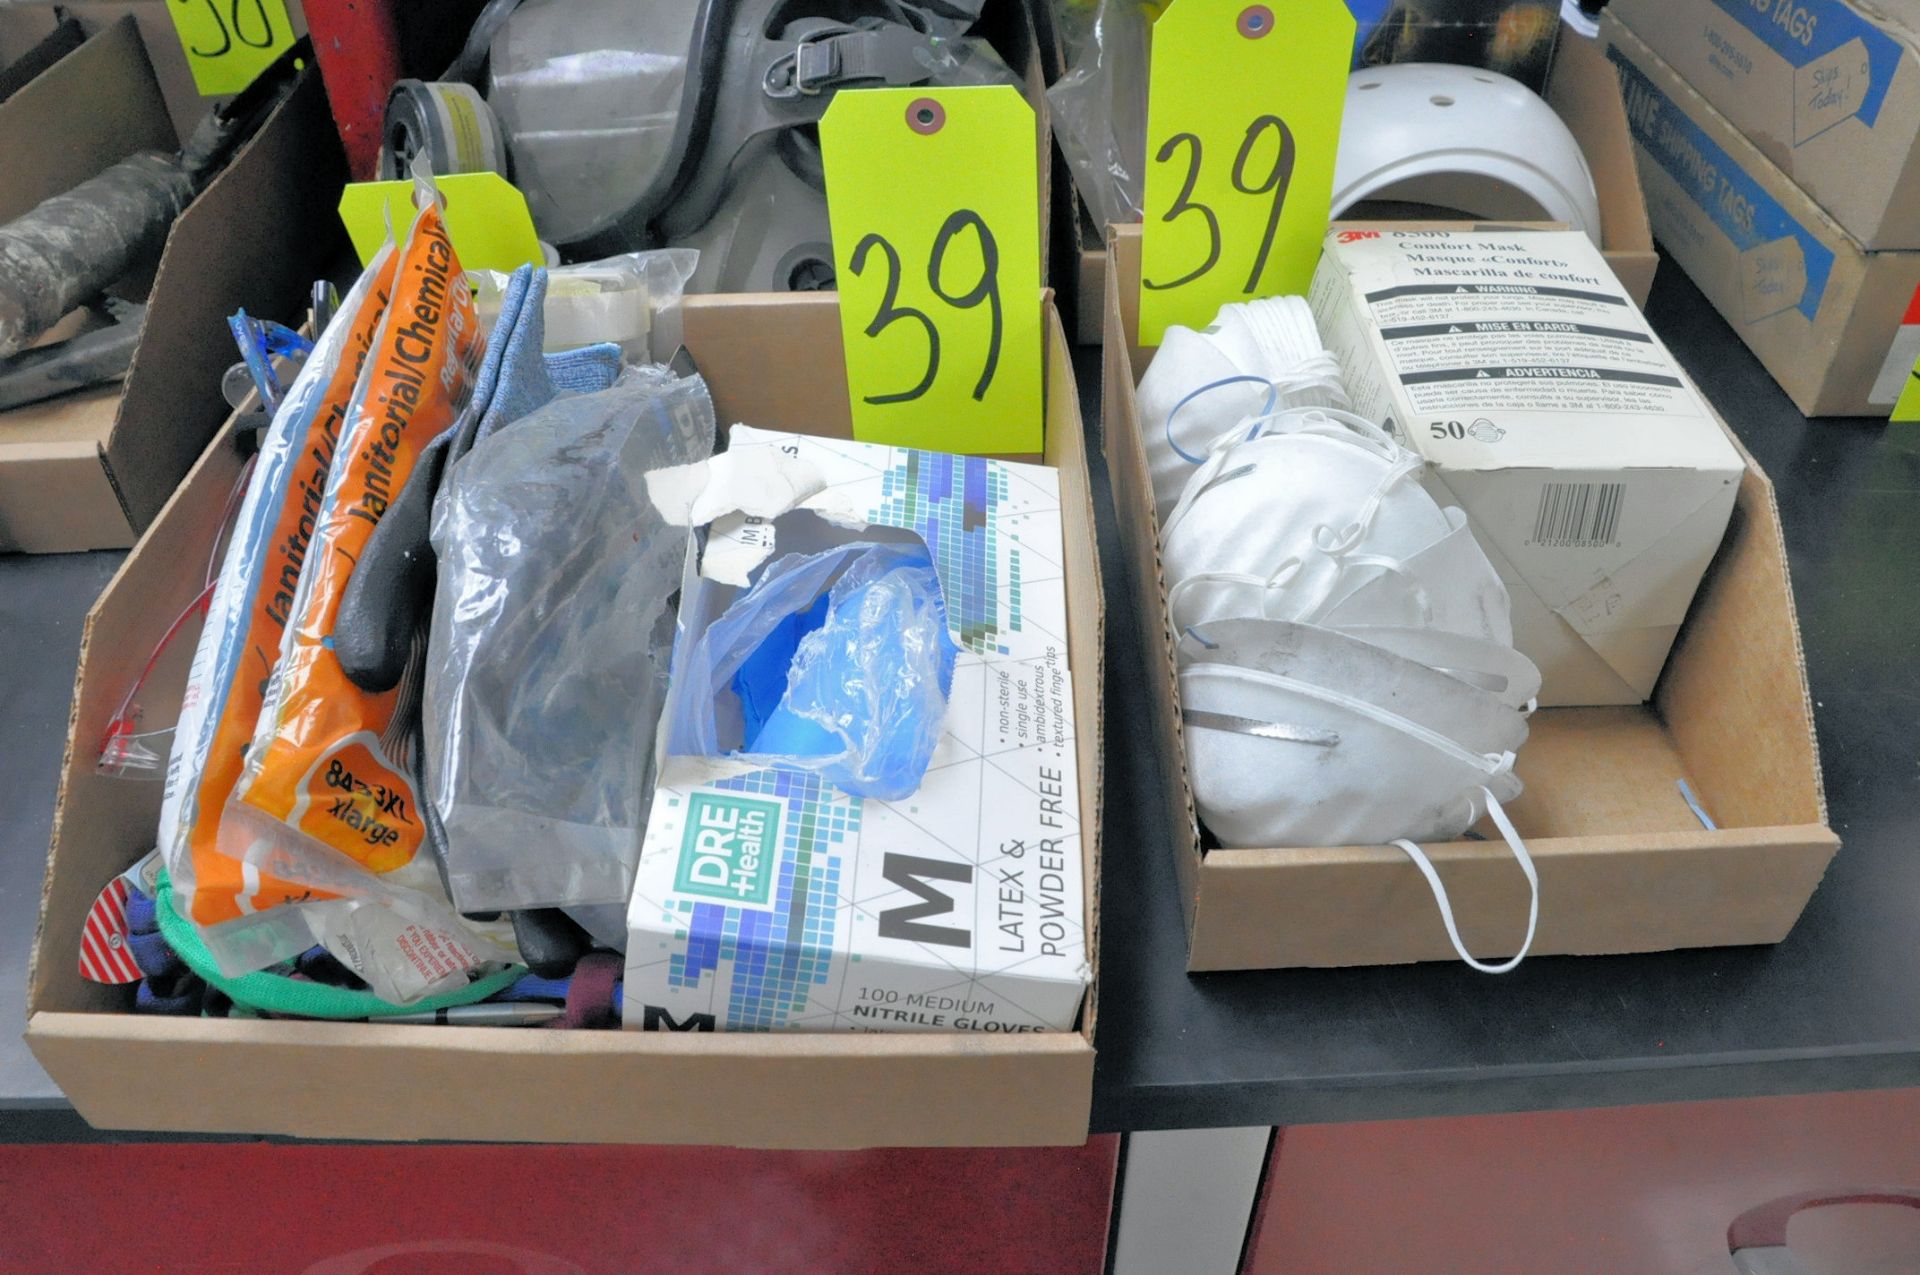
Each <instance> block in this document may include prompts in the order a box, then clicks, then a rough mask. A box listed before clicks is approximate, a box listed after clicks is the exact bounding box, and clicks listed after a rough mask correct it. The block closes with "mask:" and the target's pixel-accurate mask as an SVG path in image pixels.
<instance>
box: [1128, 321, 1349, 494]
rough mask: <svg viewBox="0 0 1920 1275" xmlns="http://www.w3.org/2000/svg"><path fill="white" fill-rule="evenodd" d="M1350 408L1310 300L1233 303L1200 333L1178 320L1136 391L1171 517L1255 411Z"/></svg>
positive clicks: (1150, 460) (1156, 484) (1151, 464)
mask: <svg viewBox="0 0 1920 1275" xmlns="http://www.w3.org/2000/svg"><path fill="white" fill-rule="evenodd" d="M1348 406H1349V403H1348V401H1347V392H1346V388H1345V386H1344V385H1342V383H1341V381H1340V368H1339V364H1338V363H1337V362H1336V361H1335V360H1334V358H1333V356H1332V355H1331V354H1329V353H1327V351H1326V349H1325V348H1324V347H1322V345H1321V344H1320V334H1319V331H1318V330H1317V329H1316V328H1315V327H1314V323H1313V314H1312V312H1311V311H1310V310H1309V309H1308V308H1307V303H1306V301H1305V299H1304V298H1301V297H1270V298H1267V299H1264V300H1261V301H1253V302H1245V303H1240V304H1233V305H1225V306H1222V307H1221V308H1220V312H1219V316H1218V317H1217V318H1216V319H1215V320H1214V322H1213V323H1212V324H1211V325H1209V326H1208V327H1207V328H1205V329H1204V330H1202V331H1199V332H1195V331H1194V330H1193V329H1191V328H1183V327H1177V326H1176V327H1170V328H1168V329H1167V332H1166V335H1165V336H1164V337H1162V338H1161V342H1160V348H1159V350H1158V352H1156V353H1155V355H1154V358H1153V362H1152V363H1151V364H1149V365H1148V367H1147V371H1146V374H1145V375H1144V376H1143V377H1142V378H1141V380H1140V387H1139V389H1138V390H1137V391H1136V392H1135V407H1136V409H1137V415H1138V418H1139V421H1140V430H1141V443H1142V445H1143V446H1144V449H1145V451H1146V455H1147V469H1148V472H1149V474H1150V475H1151V478H1152V482H1153V493H1154V512H1155V513H1156V514H1157V515H1158V516H1159V517H1160V518H1162V519H1163V520H1164V519H1165V518H1166V516H1167V513H1168V511H1169V510H1170V509H1171V508H1172V507H1173V504H1174V502H1175V501H1177V500H1178V499H1179V498H1180V491H1181V489H1182V487H1184V486H1185V485H1186V482H1187V479H1188V477H1189V476H1191V474H1192V473H1193V470H1194V468H1195V466H1197V465H1199V464H1201V463H1202V461H1203V460H1204V458H1205V457H1206V455H1207V454H1208V452H1209V451H1210V450H1211V449H1212V447H1213V445H1214V443H1215V442H1216V441H1217V440H1219V439H1220V438H1221V437H1223V436H1225V435H1227V434H1230V433H1232V432H1233V431H1234V429H1235V427H1237V426H1238V425H1239V424H1240V423H1241V422H1242V421H1243V420H1245V419H1246V418H1248V417H1250V416H1255V415H1259V414H1263V413H1269V412H1272V411H1275V410H1276V409H1279V410H1284V409H1287V408H1299V407H1327V408H1338V409H1342V410H1344V409H1346V408H1347V407H1348Z"/></svg>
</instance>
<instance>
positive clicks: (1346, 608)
mask: <svg viewBox="0 0 1920 1275" xmlns="http://www.w3.org/2000/svg"><path fill="white" fill-rule="evenodd" d="M1442 513H1443V514H1444V516H1445V517H1446V519H1447V523H1448V531H1447V533H1446V534H1445V535H1443V536H1441V537H1440V538H1439V539H1438V540H1436V541H1434V542H1433V543H1431V544H1429V545H1427V546H1426V547H1424V548H1422V549H1420V550H1419V551H1418V552H1416V553H1413V554H1409V555H1407V556H1405V557H1401V558H1393V557H1382V558H1379V559H1377V560H1370V559H1368V558H1366V557H1364V556H1360V555H1356V556H1354V557H1353V558H1351V559H1350V565H1352V566H1353V567H1354V568H1355V570H1353V571H1352V572H1350V573H1349V575H1348V577H1347V581H1348V582H1349V583H1350V585H1351V587H1350V588H1345V590H1344V592H1342V593H1341V594H1339V595H1337V596H1335V597H1332V598H1330V599H1329V600H1328V602H1327V605H1326V606H1325V608H1324V609H1323V610H1322V611H1321V612H1320V613H1319V615H1318V616H1317V617H1315V618H1316V619H1317V621H1318V622H1319V623H1321V624H1325V625H1327V626H1328V627H1330V628H1347V627H1350V626H1353V625H1363V624H1364V625H1374V624H1388V625H1392V624H1398V625H1408V626H1417V627H1421V628H1434V629H1444V630H1445V631H1447V632H1449V633H1463V634H1468V635H1470V636H1473V637H1483V638H1491V639H1492V640H1494V641H1496V642H1499V643H1501V644H1502V645H1504V646H1511V645H1513V619H1512V616H1513V603H1512V600H1511V599H1510V598H1509V597H1508V596H1507V586H1506V585H1504V584H1502V583H1501V582H1500V573H1499V572H1497V571H1495V570H1494V569H1493V563H1492V562H1490V561H1488V560H1487V554H1486V551H1485V550H1484V549H1482V548H1481V547H1480V542H1479V541H1477V540H1475V539H1474V536H1473V532H1472V530H1471V529H1469V527H1468V526H1467V515H1466V512H1465V511H1464V510H1462V509H1460V508H1458V507H1457V506H1449V507H1448V508H1446V509H1445V510H1443V511H1442ZM1369 568H1371V570H1369Z"/></svg>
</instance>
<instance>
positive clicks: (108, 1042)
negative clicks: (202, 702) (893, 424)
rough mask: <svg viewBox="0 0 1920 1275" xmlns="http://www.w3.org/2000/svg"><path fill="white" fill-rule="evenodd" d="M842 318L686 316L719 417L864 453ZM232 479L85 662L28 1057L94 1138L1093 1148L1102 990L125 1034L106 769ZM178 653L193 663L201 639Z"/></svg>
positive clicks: (125, 830) (1085, 591)
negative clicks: (556, 1021) (574, 1024)
mask: <svg viewBox="0 0 1920 1275" xmlns="http://www.w3.org/2000/svg"><path fill="white" fill-rule="evenodd" d="M836 304H837V303H836V301H835V299H834V298H833V297H832V295H831V294H806V295H802V296H765V295H745V296H730V297H703V298H697V299H689V300H688V301H687V302H686V303H685V305H684V307H683V318H684V323H685V336H684V340H685V343H686V346H687V348H688V350H689V351H690V352H691V353H692V355H693V356H694V358H695V360H696V361H697V362H698V364H699V366H700V368H701V370H702V372H703V373H704V374H705V375H706V377H707V379H708V382H709V385H710V387H711V389H712V391H713V395H714V402H715V407H716V408H717V411H718V415H719V418H720V420H721V421H723V422H728V423H731V422H733V421H749V422H754V423H757V424H761V425H764V426H766V427H769V428H775V429H790V430H795V431H801V432H807V433H815V434H823V435H829V436H836V437H847V436H848V433H849V428H850V427H849V417H848V409H847V388H846V376H845V365H844V362H843V357H844V356H843V353H842V349H841V344H840V324H839V322H838V319H837V316H836V310H835V306H836ZM1047 331H1048V336H1047V354H1046V370H1047V376H1046V382H1047V450H1046V454H1045V457H1044V460H1045V463H1047V464H1049V465H1051V466H1053V467H1055V468H1057V469H1058V470H1059V471H1060V487H1061V498H1062V520H1063V527H1062V531H1063V534H1064V537H1065V549H1066V568H1067V571H1066V576H1067V608H1068V640H1067V649H1068V658H1069V662H1070V664H1071V666H1072V668H1073V671H1074V712H1075V714H1076V716H1077V718H1078V720H1079V722H1080V730H1081V732H1082V735H1081V749H1080V753H1079V769H1078V782H1079V786H1080V800H1081V806H1082V810H1083V812H1084V816H1083V824H1082V853H1083V866H1084V870H1085V877H1086V882H1087V894H1086V900H1087V902H1086V910H1085V916H1084V923H1085V925H1086V932H1087V935H1088V959H1089V961H1090V962H1091V961H1093V959H1094V952H1095V951H1096V947H1095V943H1096V936H1097V929H1096V922H1097V916H1098V909H1097V901H1096V900H1097V881H1098V871H1097V865H1098V846H1099V835H1098V822H1099V808H1100V807H1099V787H1100V773H1099V759H1100V708H1101V705H1100V691H1099V688H1100V684H1101V677H1100V670H1101V660H1102V653H1101V652H1102V648H1101V609H1100V608H1101V602H1100V598H1101V594H1100V578H1099V565H1098V562H1097V560H1096V558H1095V550H1094V533H1093V508H1092V504H1091V496H1090V494H1089V489H1088V478H1087V463H1086V455H1085V450H1084V437H1083V435H1082V432H1081V423H1080V414H1079V406H1078V396H1077V393H1076V391H1075V389H1074V381H1073V369H1072V365H1071V363H1070V361H1069V359H1068V356H1067V345H1066V339H1065V336H1064V333H1063V332H1062V330H1061V327H1060V320H1059V317H1058V315H1057V314H1055V313H1054V312H1053V309H1052V306H1051V303H1050V302H1049V303H1048V314H1047ZM240 463H241V462H240V458H239V454H238V452H237V451H236V450H235V447H234V443H233V428H232V424H231V423H229V425H228V427H227V429H225V430H224V431H222V432H221V434H220V435H219V437H218V438H217V439H215V441H214V443H213V444H212V445H211V446H210V447H208V448H207V450H206V452H205V454H204V455H202V456H201V458H200V461H199V463H198V464H197V465H196V466H195V467H194V469H193V472H192V473H191V474H190V475H189V476H188V478H187V480H186V482H185V483H184V484H183V485H182V486H181V488H180V490H179V492H178V493H177V494H176V495H175V496H174V498H173V499H172V500H171V501H169V502H168V504H167V506H166V508H165V509H164V510H163V511H162V512H161V514H160V516H159V518H158V519H156V520H155V521H154V524H153V526H152V527H151V528H150V529H149V530H148V531H147V533H146V535H145V536H143V537H142V538H141V541H140V543H139V545H138V546H137V547H136V548H135V549H134V551H133V553H132V554H130V555H129V556H128V558H127V560H126V562H125V564H124V565H123V566H122V567H121V569H120V571H119V573H118V574H117V575H115V577H114V578H113V580H112V582H111V583H109V584H108V586H107V588H106V591H105V592H104V593H103V594H102V595H101V597H100V600H99V602H98V603H96V604H95V605H94V608H93V610H92V611H91V612H90V613H89V614H88V616H87V622H86V629H85V633H84V636H83V638H82V641H81V650H80V670H79V676H78V680H77V684H76V688H75V693H74V707H73V714H72V724H71V728H70V733H69V736H68V741H67V754H66V761H65V769H64V773H63V777H62V782H61V788H60V798H59V802H58V805H57V806H56V809H55V813H54V833H53V845H52V850H51V858H50V860H49V863H48V865H47V879H46V888H45V893H44V896H43V898H42V902H41V914H40V929H39V933H38V935H37V937H36V939H35V948H34V959H33V965H32V970H31V975H30V978H31V987H30V989H29V992H28V1002H27V1009H28V1020H27V1043H28V1045H29V1046H30V1047H31V1048H32V1050H33V1052H34V1055H35V1057H37V1058H38V1059H39V1060H40V1063H41V1065H42V1066H44V1067H45V1068H46V1069H47V1072H48V1074H50V1075H51V1076H52V1077H53V1079H54V1080H55V1082H56V1083H58V1084H59V1085H60V1087H61V1089H63V1090H64V1091H65V1092H66V1095H67V1097H68V1098H69V1099H70V1100H72V1102H73V1105H74V1106H75V1107H76V1108H77V1109H78V1110H79V1112H80V1114H81V1115H82V1116H84V1117H85V1118H86V1119H87V1120H88V1121H90V1122H91V1123H92V1124H94V1125H96V1126H98V1127H101V1128H114V1129H164V1130H183V1131H193V1132H233V1133H277V1134H293V1135H298V1136H306V1137H329V1138H369V1139H389V1138H445V1139H463V1140H467V1139H471V1140H490V1141H541V1142H646V1143H703V1144H734V1145H743V1146H768V1147H823V1148H825V1147H861V1146H885V1145H894V1146H906V1145H925V1146H964V1145H980V1146H1015V1145H1046V1144H1056V1145H1067V1144H1073V1145H1077V1144H1079V1143H1081V1142H1083V1141H1085V1139H1086V1136H1087V1121H1088V1110H1089V1107H1090V1104H1091V1102H1092V1096H1093V1029H1094V1005H1095V999H1094V993H1093V991H1092V990H1090V991H1089V992H1088V995H1087V1000H1086V1003H1085V1006H1084V1008H1083V1009H1082V1012H1081V1016H1080V1024H1079V1027H1078V1030H1076V1031H1071V1032H1048V1033H1029V1034H1022V1035H1017V1036H990V1035H974V1034H962V1033H931V1034H920V1035H905V1034H902V1035H865V1034H856V1033H822V1034H802V1033H780V1034H768V1033H757V1032H741V1033H709V1032H671V1031H658V1032H655V1031H645V1032H642V1031H600V1032H555V1031H540V1030H517V1029H509V1028H484V1027H408V1026H397V1025H393V1024H377V1023H312V1022H294V1021H286V1020H281V1021H267V1020H254V1021H247V1020H240V1019H231V1020H229V1019H197V1018H162V1017H149V1016H145V1015H134V1014H132V1013H130V1012H128V1008H129V1004H130V1002H129V998H128V997H127V995H126V992H125V989H112V988H106V987H102V986H100V985H98V984H94V983H89V982H87V981H85V980H83V979H82V978H81V977H80V976H79V972H78V969H77V968H76V955H75V954H76V953H77V952H78V950H79V949H78V946H77V944H78V941H79V935H80V927H81V924H82V922H83V920H84V918H85V914H86V911H87V908H88V906H89V905H90V904H91V903H92V901H93V897H94V895H95V894H96V893H97V892H98V891H99V889H100V888H101V886H102V885H104V884H105V883H106V881H107V880H108V879H109V878H110V877H112V876H113V875H114V874H115V873H117V872H119V871H120V870H122V869H123V868H125V867H126V866H127V865H128V864H129V863H131V862H133V861H134V859H136V858H138V857H139V856H140V854H142V853H143V852H144V851H145V850H146V849H147V848H148V847H149V846H151V845H152V843H153V835H154V834H153V829H154V826H155V823H156V821H157V819H158V817H159V806H160V785H159V784H156V783H140V782H129V781H126V780H118V779H112V778H106V777H103V776H101V775H99V774H98V773H96V772H95V770H94V759H95V756H96V753H97V749H98V746H99V740H100V738H101V735H102V733H103V731H104V729H105V727H106V724H107V722H108V720H109V718H110V717H111V715H112V714H113V713H114V711H115V710H116V708H117V707H118V704H119V702H120V700H121V698H122V697H123V696H124V695H125V694H126V691H127V687H128V686H129V685H130V684H131V683H132V681H133V679H134V678H135V677H137V676H138V675H139V672H140V670H141V667H142V665H143V663H144V662H145V660H146V659H147V654H148V652H149V651H151V650H152V649H153V646H154V643H155V642H156V641H157V640H158V638H159V637H160V635H161V633H162V632H163V631H164V630H165V629H166V627H167V625H168V624H170V623H171V622H172V620H173V617H174V616H176V615H178V614H179V613H180V611H181V609H182V608H183V607H184V606H185V605H186V603H187V602H188V601H189V600H190V599H191V598H192V597H193V595H194V594H195V593H197V592H198V590H199V584H200V571H199V567H198V565H196V564H199V563H204V562H205V561H206V559H207V554H208V552H209V548H210V546H211V544H212V542H213V539H214V537H215V536H216V535H217V534H218V526H217V524H218V522H219V519H220V513H221V508H222V506H223V505H224V504H225V503H226V501H225V497H226V494H227V493H228V491H229V490H230V489H231V488H232V485H233V483H234V481H235V478H236V476H237V475H238V473H239V469H240ZM182 640H183V641H186V642H187V643H188V644H189V645H190V644H191V642H192V640H193V634H192V633H188V634H187V635H185V636H184V637H183V639H182ZM148 686H149V691H150V692H151V691H153V684H152V683H151V682H150V683H149V684H148ZM177 689H178V688H177V687H176V688H175V691H176V693H177Z"/></svg>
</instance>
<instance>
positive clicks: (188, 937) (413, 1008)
mask: <svg viewBox="0 0 1920 1275" xmlns="http://www.w3.org/2000/svg"><path fill="white" fill-rule="evenodd" d="M153 902H154V911H155V912H156V913H157V914H158V916H159V918H160V935H161V937H162V938H164V939H166V941H167V945H168V946H169V947H171V948H172V949H173V950H174V952H175V954H176V955H178V956H179V957H180V959H181V960H183V961H185V962H186V963H187V968H188V969H190V970H192V971H193V972H194V973H195V974H198V975H199V976H200V977H201V978H204V979H205V980H207V983H208V985H209V986H212V987H215V988H218V989H219V990H220V991H222V992H224V993H226V995H227V997H228V999H230V1000H232V1001H233V1003H234V1004H236V1005H242V1006H245V1007H247V1008H248V1009H254V1010H259V1011H261V1012H262V1013H268V1014H294V1015H298V1016H299V1017H301V1018H380V1017H383V1016H385V1015H388V1014H420V1013H427V1012H431V1011H433V1010H436V1009H445V1008H447V1007H448V1006H451V1005H471V1004H472V1003H473V1002H475V1001H482V1000H485V999H486V998H487V997H489V996H492V995H493V994H494V993H496V992H501V991H505V990H506V989H507V987H508V986H509V985H510V984H511V983H512V982H513V981H514V980H515V979H517V978H519V977H520V976H521V975H522V974H524V973H526V970H525V969H524V968H523V967H521V966H518V965H509V966H507V967H506V968H505V969H502V970H499V971H497V972H495V973H492V974H488V975H486V976H485V977H483V978H479V979H476V980H475V981H473V982H471V983H469V984H467V985H466V986H465V987H462V988H459V989H458V990H456V991H451V992H445V993H442V994H441V995H439V996H429V997H427V998H426V999H425V1000H421V1001H416V1002H414V1003H413V1004H411V1005H396V1004H394V1003H393V1002H392V1001H387V1000H382V999H380V998H379V997H378V996H375V995H374V994H373V993H372V992H368V991H359V990H355V989H354V988H350V987H335V986H333V985H332V984H330V983H316V982H312V981H311V980H308V979H298V978H288V977H287V976H286V975H284V974H269V973H267V972H266V971H265V970H257V971H255V972H254V973H252V974H241V975H238V976H236V977H232V978H229V977H228V976H227V975H225V974H222V973H221V972H220V967H219V966H218V965H216V964H214V960H213V955H212V953H210V952H208V951H207V946H206V944H204V943H202V942H201V941H200V932H199V931H198V930H197V929H195V928H194V927H193V925H192V924H191V923H189V922H188V921H186V920H185V919H184V918H182V917H181V916H180V914H179V913H178V912H175V911H174V910H173V882H172V881H170V880H168V878H167V870H166V868H164V867H162V868H161V869H160V877H159V880H158V881H157V882H156V883H155V886H154V901H153Z"/></svg>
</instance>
